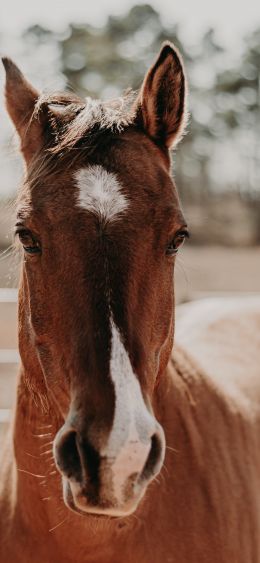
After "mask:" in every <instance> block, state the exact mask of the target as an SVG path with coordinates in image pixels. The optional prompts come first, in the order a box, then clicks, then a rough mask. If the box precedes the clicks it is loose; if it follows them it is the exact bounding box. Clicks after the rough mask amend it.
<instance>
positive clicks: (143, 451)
mask: <svg viewBox="0 0 260 563" xmlns="http://www.w3.org/2000/svg"><path fill="white" fill-rule="evenodd" d="M111 328H112V349H111V359H110V374H111V378H112V381H113V383H114V387H115V413H114V420H113V427H112V430H111V433H110V436H109V439H108V443H107V445H106V447H105V448H104V449H103V451H102V452H101V453H102V455H104V456H106V458H107V459H108V460H109V461H110V462H111V466H110V467H111V470H112V475H113V487H114V495H115V497H116V499H117V501H118V502H124V498H123V492H124V485H125V484H126V481H127V478H128V477H130V476H131V475H132V474H134V473H138V474H139V473H140V472H141V471H142V470H143V468H144V465H145V463H146V461H147V458H148V455H149V452H150V448H151V437H152V435H153V434H154V432H155V430H156V421H155V419H154V417H153V416H152V415H151V414H150V413H149V411H148V409H147V407H146V405H145V402H144V399H143V396H142V392H141V388H140V384H139V381H138V379H137V377H136V375H135V374H134V372H133V370H132V366H131V362H130V360H129V357H128V354H127V352H126V350H125V347H124V345H123V343H122V340H121V338H120V334H119V331H118V330H117V328H116V326H115V324H114V322H113V321H112V322H111Z"/></svg>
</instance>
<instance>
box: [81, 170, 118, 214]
mask: <svg viewBox="0 0 260 563" xmlns="http://www.w3.org/2000/svg"><path fill="white" fill-rule="evenodd" d="M75 178H76V181H77V185H78V188H79V194H78V198H77V205H78V206H79V207H81V208H82V209H86V210H87V211H90V212H91V213H94V214H95V215H97V216H98V217H100V219H103V220H105V221H114V220H115V219H117V218H118V217H120V215H121V214H122V213H123V212H124V211H125V210H126V209H127V207H128V201H127V199H126V197H125V195H124V194H123V193H122V186H121V185H120V183H119V182H118V180H117V177H116V176H115V174H113V173H112V172H107V171H106V170H105V169H104V168H103V167H102V166H100V165H94V166H88V167H85V168H81V169H80V170H78V171H77V172H76V173H75Z"/></svg>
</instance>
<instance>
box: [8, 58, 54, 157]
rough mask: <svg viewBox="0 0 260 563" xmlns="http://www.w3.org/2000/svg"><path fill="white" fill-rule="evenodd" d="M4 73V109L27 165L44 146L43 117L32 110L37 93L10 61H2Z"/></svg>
mask: <svg viewBox="0 0 260 563" xmlns="http://www.w3.org/2000/svg"><path fill="white" fill-rule="evenodd" d="M2 61H3V65H4V68H5V71H6V87H5V96H6V107H7V111H8V113H9V115H10V117H11V119H12V121H13V123H14V125H15V128H16V130H17V132H18V134H19V137H20V140H21V150H22V153H23V155H24V158H25V160H26V162H27V164H29V162H30V161H31V159H32V158H33V157H34V156H35V155H36V154H37V153H38V152H39V151H40V149H41V147H42V146H43V144H44V123H43V119H42V117H43V116H40V117H39V116H35V114H34V110H35V106H36V103H37V100H38V97H39V92H38V91H37V90H36V89H35V88H34V87H33V86H31V84H30V83H29V82H28V81H27V80H26V78H25V77H24V75H23V74H22V72H21V71H20V70H19V68H18V67H17V66H16V65H15V64H14V63H13V61H12V60H11V59H8V58H6V57H4V58H3V59H2Z"/></svg>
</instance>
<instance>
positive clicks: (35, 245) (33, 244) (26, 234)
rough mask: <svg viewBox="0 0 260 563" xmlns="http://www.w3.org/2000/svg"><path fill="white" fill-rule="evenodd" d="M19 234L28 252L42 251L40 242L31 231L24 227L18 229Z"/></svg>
mask: <svg viewBox="0 0 260 563" xmlns="http://www.w3.org/2000/svg"><path fill="white" fill-rule="evenodd" d="M17 235H18V237H19V239H20V241H21V243H22V245H23V248H24V250H25V252H27V254H39V253H40V252H41V246H40V243H39V242H38V241H37V240H36V239H35V237H34V236H33V234H32V233H31V231H28V230H27V229H22V230H19V231H17Z"/></svg>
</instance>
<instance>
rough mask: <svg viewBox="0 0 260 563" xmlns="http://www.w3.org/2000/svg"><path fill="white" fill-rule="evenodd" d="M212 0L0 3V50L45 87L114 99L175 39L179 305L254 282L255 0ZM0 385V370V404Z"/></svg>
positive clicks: (259, 264) (2, 262)
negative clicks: (185, 112) (184, 125)
mask: <svg viewBox="0 0 260 563" xmlns="http://www.w3.org/2000/svg"><path fill="white" fill-rule="evenodd" d="M215 4H216V5H214V4H213V3H212V2H208V0H197V1H194V2H190V1H189V0H179V1H178V2H175V1H173V0H169V1H168V0H157V1H156V0H154V1H153V2H152V3H151V4H142V3H135V2H134V1H131V0H120V1H119V0H110V2H109V3H108V2H106V1H105V0H96V1H95V2H91V3H87V2H86V1H83V0H73V2H71V3H64V2H59V1H57V0H56V1H55V0H45V1H44V2H42V3H39V2H32V1H30V0H23V2H21V3H18V1H17V2H15V1H13V0H9V1H8V2H7V3H6V2H5V3H4V5H3V3H2V4H1V6H2V7H1V8H0V10H2V13H1V12H0V52H1V53H2V54H5V55H8V56H10V57H12V58H13V59H14V60H15V61H16V63H17V64H18V65H19V66H20V67H21V69H22V70H23V71H24V72H25V73H26V75H27V77H28V78H29V79H30V80H31V81H32V83H33V84H34V85H35V86H37V87H39V88H41V89H51V90H56V89H64V88H67V89H72V90H75V91H77V92H78V93H80V94H81V95H82V96H86V95H91V96H94V97H97V96H98V97H101V98H104V99H107V98H111V97H115V96H117V95H119V94H120V93H121V92H122V91H123V90H124V89H126V88H128V87H129V86H131V87H133V88H134V89H138V88H139V86H140V84H141V82H142V79H143V76H144V74H145V72H146V71H147V69H148V66H149V65H150V63H151V62H152V60H153V58H154V57H155V55H156V53H157V52H158V50H159V48H160V45H161V43H162V41H164V40H165V39H169V40H171V41H173V42H174V43H175V45H177V46H178V47H179V49H180V51H181V53H182V55H183V58H184V62H185V66H186V70H187V77H188V81H189V90H190V95H189V110H190V123H189V127H188V134H187V135H186V136H185V137H184V140H183V141H182V143H181V145H180V146H179V148H178V150H177V151H176V154H174V155H173V159H174V174H175V179H176V183H177V186H178V189H179V193H180V197H181V201H182V203H183V208H184V212H185V216H186V218H187V221H188V224H189V227H190V230H191V234H192V236H191V239H190V241H189V243H188V244H187V245H186V247H185V249H184V250H183V252H182V253H181V255H180V257H179V258H178V263H177V269H176V286H177V287H176V293H177V301H178V302H184V301H188V300H192V299H194V298H198V297H204V296H207V295H215V294H221V295H222V294H230V295H234V294H237V293H243V294H248V293H253V292H258V291H259V290H260V248H259V242H260V166H259V163H260V144H259V138H260V76H259V73H260V8H259V3H258V2H257V1H256V0H247V2H245V3H240V4H239V5H238V3H237V2H236V1H234V0H218V2H217V3H215ZM0 81H1V82H0V90H1V99H0V123H1V125H0V170H1V180H0V250H1V251H2V254H1V257H0V288H1V290H0V315H1V317H0V321H1V322H0V349H1V351H0V370H1V372H2V373H7V371H8V373H9V374H11V372H12V370H13V371H15V370H16V367H15V365H14V364H15V362H16V360H17V353H16V351H15V349H16V289H15V288H16V287H17V283H18V281H17V280H18V274H17V271H18V269H19V265H18V263H19V259H17V257H15V256H14V254H13V252H12V248H11V245H12V225H13V219H12V215H13V205H12V201H13V199H14V198H15V194H16V191H17V186H18V184H19V182H20V180H21V177H22V161H21V157H20V155H19V151H18V150H17V148H16V147H17V143H16V139H15V135H14V132H13V129H12V126H11V123H10V121H9V119H8V117H7V115H6V113H5V110H4V100H3V86H4V72H3V70H2V69H1V70H0ZM7 366H8V369H7ZM8 381H10V379H9V380H8ZM6 393H7V392H6V386H5V385H4V383H3V378H0V397H2V398H1V402H0V407H1V406H2V413H3V412H4V408H5V407H6V406H8V398H7V397H5V394H6ZM2 416H3V417H4V416H5V415H4V414H3V415H2Z"/></svg>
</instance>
